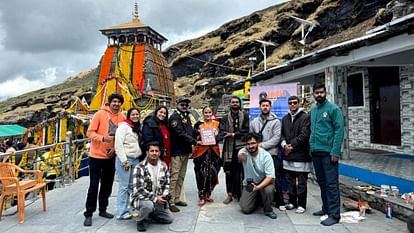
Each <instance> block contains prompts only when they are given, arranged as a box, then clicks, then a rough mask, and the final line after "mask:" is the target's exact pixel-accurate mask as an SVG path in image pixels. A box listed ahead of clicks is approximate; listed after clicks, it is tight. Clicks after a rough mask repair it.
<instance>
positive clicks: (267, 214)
mask: <svg viewBox="0 0 414 233" xmlns="http://www.w3.org/2000/svg"><path fill="white" fill-rule="evenodd" d="M265 215H266V216H267V217H269V218H271V219H276V218H277V214H276V213H275V212H273V211H271V212H266V213H265Z"/></svg>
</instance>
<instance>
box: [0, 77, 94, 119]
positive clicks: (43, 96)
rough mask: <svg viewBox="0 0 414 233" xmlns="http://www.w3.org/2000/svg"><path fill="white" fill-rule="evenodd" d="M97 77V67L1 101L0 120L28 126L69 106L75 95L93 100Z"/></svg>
mask: <svg viewBox="0 0 414 233" xmlns="http://www.w3.org/2000/svg"><path fill="white" fill-rule="evenodd" d="M97 77H98V76H97V69H92V70H89V71H85V72H82V73H80V74H78V75H76V76H74V77H70V78H68V79H67V80H66V81H65V82H63V83H61V84H58V85H54V86H51V87H48V88H43V89H40V90H37V91H32V92H29V93H26V94H23V95H20V96H17V97H13V98H9V99H7V100H6V101H3V102H0V123H1V124H13V123H18V124H20V125H22V126H26V127H29V126H33V125H35V124H37V123H39V122H41V121H42V120H43V119H44V118H45V117H52V116H54V115H55V114H56V113H57V112H60V111H62V110H64V109H67V108H69V107H70V105H71V103H72V102H73V100H74V99H73V97H74V96H78V97H79V98H82V97H85V99H86V100H87V101H90V100H91V98H92V96H93V87H94V86H96V80H97Z"/></svg>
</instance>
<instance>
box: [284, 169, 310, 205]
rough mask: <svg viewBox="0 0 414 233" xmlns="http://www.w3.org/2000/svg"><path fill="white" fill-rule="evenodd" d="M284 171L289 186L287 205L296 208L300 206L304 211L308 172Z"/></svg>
mask: <svg viewBox="0 0 414 233" xmlns="http://www.w3.org/2000/svg"><path fill="white" fill-rule="evenodd" d="M285 171H286V179H287V182H288V186H289V203H290V204H292V205H294V206H295V207H296V208H298V207H299V206H300V207H303V208H304V209H306V196H307V194H308V188H307V187H308V185H307V182H308V172H295V171H289V170H285Z"/></svg>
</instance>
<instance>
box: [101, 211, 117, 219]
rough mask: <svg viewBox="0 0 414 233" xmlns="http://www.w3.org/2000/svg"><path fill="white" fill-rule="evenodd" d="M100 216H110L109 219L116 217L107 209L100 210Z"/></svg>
mask: <svg viewBox="0 0 414 233" xmlns="http://www.w3.org/2000/svg"><path fill="white" fill-rule="evenodd" d="M99 216H101V217H104V218H109V219H111V218H113V217H114V215H113V214H110V213H108V212H106V211H103V212H100V213H99Z"/></svg>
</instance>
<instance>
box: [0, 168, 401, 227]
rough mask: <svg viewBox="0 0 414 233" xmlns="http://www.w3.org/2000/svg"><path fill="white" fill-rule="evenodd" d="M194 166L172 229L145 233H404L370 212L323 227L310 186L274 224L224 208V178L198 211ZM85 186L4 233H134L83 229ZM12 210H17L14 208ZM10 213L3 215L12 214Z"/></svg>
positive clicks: (32, 209)
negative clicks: (295, 207)
mask: <svg viewBox="0 0 414 233" xmlns="http://www.w3.org/2000/svg"><path fill="white" fill-rule="evenodd" d="M192 169H193V166H192V161H190V164H189V170H188V173H187V177H186V182H185V187H186V196H187V201H188V203H189V206H188V207H184V208H182V211H181V212H179V213H177V214H174V217H175V219H174V222H173V223H172V224H171V225H157V224H151V225H150V226H149V227H148V228H147V232H160V233H162V232H190V233H205V232H208V233H215V232H220V233H227V232H229V233H238V232H241V233H250V232H251V233H261V232H263V233H269V232H278V233H284V232H286V233H295V232H298V233H301V232H304V233H313V232H318V233H324V232H346V233H349V232H355V233H363V232H367V233H370V232H375V233H382V232H384V233H385V232H403V233H404V232H408V231H407V230H406V224H405V223H404V222H401V221H399V220H398V219H386V218H385V217H384V214H383V213H381V212H378V211H374V212H373V214H370V215H368V216H367V219H366V220H365V221H364V222H360V223H357V224H337V225H335V226H333V227H324V226H322V225H320V224H319V219H318V218H317V217H314V216H312V215H311V213H312V212H314V211H316V210H318V209H319V208H320V195H319V189H318V186H316V185H314V184H313V183H311V182H310V183H309V193H308V206H307V212H306V213H305V214H302V215H298V214H295V213H294V212H292V211H288V212H280V211H279V210H275V212H276V213H277V214H278V218H277V219H276V220H272V219H269V218H267V217H265V216H264V215H263V212H262V210H261V209H259V210H257V211H256V212H255V213H253V214H251V215H243V214H242V213H241V212H240V209H239V206H238V203H237V202H233V203H231V204H230V205H224V204H222V203H221V201H222V200H223V199H224V198H225V185H224V177H223V174H222V173H221V174H220V184H219V186H218V187H217V188H216V190H215V192H214V195H213V198H214V199H215V200H216V202H214V203H211V204H207V205H205V206H204V207H202V208H199V207H198V206H197V197H196V196H197V191H196V186H195V179H194V172H193V170H192ZM117 186H118V185H117V183H115V185H114V191H113V196H111V198H110V210H109V211H112V212H113V213H114V212H115V202H116V187H117ZM87 187H88V178H81V179H79V180H77V181H76V183H74V184H72V185H70V186H68V187H66V188H59V189H56V190H53V191H51V192H49V193H48V194H47V206H48V210H47V211H46V212H42V211H41V207H40V206H41V204H40V203H41V202H40V201H39V200H38V201H36V202H35V203H33V204H31V205H29V206H28V207H26V222H25V224H23V225H19V224H18V223H17V222H18V220H17V215H11V216H6V217H3V219H2V220H1V221H0V232H2V233H24V232H28V233H47V232H61V233H66V232H68V233H69V232H97V233H114V232H136V223H135V221H134V220H127V221H119V220H115V219H111V220H108V219H104V218H101V217H99V216H97V214H95V215H94V217H93V226H92V227H90V228H85V227H83V225H82V223H83V220H84V217H83V215H82V213H83V211H84V201H85V195H86V190H87ZM14 210H15V209H14ZM14 210H13V209H9V210H8V211H6V214H10V213H11V212H13V211H14Z"/></svg>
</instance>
